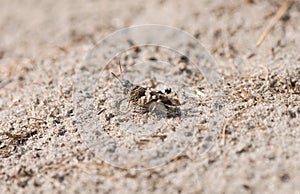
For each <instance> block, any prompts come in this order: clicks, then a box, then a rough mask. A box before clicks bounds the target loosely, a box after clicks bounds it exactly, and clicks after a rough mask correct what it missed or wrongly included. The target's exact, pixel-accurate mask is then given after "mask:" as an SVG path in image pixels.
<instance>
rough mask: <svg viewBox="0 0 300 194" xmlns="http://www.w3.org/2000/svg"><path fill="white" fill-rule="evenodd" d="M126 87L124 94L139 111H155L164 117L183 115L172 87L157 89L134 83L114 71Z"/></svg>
mask: <svg viewBox="0 0 300 194" xmlns="http://www.w3.org/2000/svg"><path fill="white" fill-rule="evenodd" d="M112 74H113V76H114V77H115V78H117V79H118V80H119V81H120V83H121V84H122V86H123V87H124V94H125V95H128V97H129V104H128V106H129V105H133V106H134V107H133V108H134V110H135V111H136V112H139V113H147V112H153V113H156V115H159V116H163V117H178V116H180V115H181V112H180V102H179V100H178V96H177V94H176V93H175V92H172V90H171V89H166V90H165V91H157V90H154V89H152V88H148V87H142V86H138V85H134V84H132V83H131V82H129V81H128V80H124V81H121V80H120V79H119V78H118V76H116V75H115V74H114V73H112Z"/></svg>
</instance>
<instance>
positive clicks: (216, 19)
mask: <svg viewBox="0 0 300 194" xmlns="http://www.w3.org/2000/svg"><path fill="white" fill-rule="evenodd" d="M282 2H283V1H279V0H274V1H271V0H270V1H263V2H261V1H250V0H248V1H246V0H243V1H242V0H240V1H229V0H226V1H221V0H217V1H208V0H201V1H192V0H187V1H180V2H175V1H170V0H154V1H141V0H136V1H129V0H128V1H127V0H126V1H108V0H102V1H92V0H91V1H86V0H75V1H70V0H63V1H57V2H54V1H36V0H26V1H17V0H10V1H9V0H2V1H1V2H0V157H1V158H0V191H1V193H120V192H122V193H274V192H276V193H300V181H299V180H300V162H299V161H300V127H299V124H300V46H299V45H300V2H299V1H296V0H295V1H294V3H293V4H292V5H291V7H290V9H289V10H288V12H287V14H286V15H285V16H284V17H283V19H281V20H280V21H278V22H277V23H276V25H275V27H274V29H273V30H272V31H271V32H270V33H269V34H268V36H267V38H266V39H265V41H264V42H263V44H262V45H261V47H260V48H256V47H255V43H256V41H257V40H258V38H259V36H260V34H261V32H262V31H263V29H264V28H265V26H266V25H267V24H268V23H269V21H270V20H271V18H272V17H273V16H274V14H275V13H276V11H277V10H278V8H279V7H280V5H281V3H282ZM150 23H151V24H162V25H168V26H173V27H176V28H180V29H183V30H185V31H187V32H188V33H190V34H192V35H194V36H195V37H196V38H197V39H198V40H199V42H200V43H202V44H203V46H204V47H205V48H206V49H207V50H208V51H209V52H210V53H211V54H212V56H213V57H214V58H215V59H216V62H217V64H218V67H219V69H218V72H221V75H222V77H223V78H224V81H225V83H226V84H225V87H224V92H225V94H226V104H227V110H226V112H225V113H224V114H225V115H226V123H224V125H226V126H225V127H226V144H225V145H222V144H221V140H222V131H221V129H220V131H219V133H218V136H217V139H216V140H215V142H214V146H213V147H212V149H210V150H209V151H208V152H206V153H205V154H201V155H199V154H198V149H199V144H200V142H201V140H202V139H201V138H202V136H203V133H205V131H206V130H209V129H207V125H206V124H207V123H206V119H209V118H205V117H204V118H203V122H201V125H200V127H199V129H197V131H196V134H195V138H194V139H193V141H192V143H191V144H190V145H189V147H188V148H187V149H186V150H185V151H184V152H183V153H181V154H180V155H179V156H177V157H176V158H175V159H173V160H171V161H169V162H168V163H167V164H166V165H163V166H160V167H157V168H151V169H148V170H141V171H137V170H133V169H121V168H117V167H114V166H112V165H110V164H107V163H105V162H103V161H101V160H99V158H97V157H96V156H95V154H94V153H92V152H90V151H89V150H88V149H87V148H88V147H87V144H86V142H85V141H83V140H82V138H81V137H80V132H79V131H78V128H77V125H76V117H75V115H74V107H75V106H74V103H73V97H74V96H73V89H74V79H75V77H76V72H77V70H78V67H79V66H80V64H82V62H83V60H84V57H85V56H86V55H87V53H88V52H89V51H90V49H92V48H93V47H94V44H95V42H98V41H100V40H101V39H103V38H104V37H105V36H106V35H108V34H110V33H112V32H114V31H115V30H118V29H120V28H123V27H128V26H131V25H138V24H150ZM174 41H176V40H174ZM125 62H126V61H125ZM100 85H101V84H100ZM102 85H103V83H102ZM108 85H109V84H108ZM201 85H202V83H201ZM205 86H206V85H205V83H203V87H205ZM103 87H104V86H103ZM100 94H101V93H100ZM205 95H209V94H205V90H204V96H205ZM99 99H101V96H100V97H99ZM202 100H203V103H204V104H205V102H206V101H205V97H204V99H202ZM207 103H209V101H207ZM112 135H113V136H114V135H116V134H112ZM115 137H116V136H115ZM122 141H123V142H126V141H127V140H126V137H122ZM128 141H131V140H130V139H128Z"/></svg>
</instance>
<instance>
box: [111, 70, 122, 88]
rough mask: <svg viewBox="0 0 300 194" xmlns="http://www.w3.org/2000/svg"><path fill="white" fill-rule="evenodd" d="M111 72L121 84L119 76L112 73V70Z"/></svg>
mask: <svg viewBox="0 0 300 194" xmlns="http://www.w3.org/2000/svg"><path fill="white" fill-rule="evenodd" d="M111 74H112V75H113V76H114V77H115V78H116V79H117V80H119V82H120V83H121V84H122V85H123V82H122V81H121V80H120V78H119V77H118V76H117V75H116V74H114V73H113V72H111Z"/></svg>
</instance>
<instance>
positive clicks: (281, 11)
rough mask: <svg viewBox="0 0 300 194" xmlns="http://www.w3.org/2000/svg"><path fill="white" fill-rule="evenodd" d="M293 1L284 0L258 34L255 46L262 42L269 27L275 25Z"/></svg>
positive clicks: (269, 29)
mask: <svg viewBox="0 0 300 194" xmlns="http://www.w3.org/2000/svg"><path fill="white" fill-rule="evenodd" d="M292 3H293V0H286V1H285V2H284V3H283V4H282V5H281V6H280V8H279V10H278V11H277V12H276V14H275V16H274V17H273V18H272V20H271V22H270V23H269V25H268V26H267V27H266V28H265V29H264V31H263V32H262V34H261V35H260V37H259V39H258V41H257V43H256V48H258V47H259V46H260V45H261V44H262V42H263V41H264V40H265V38H266V36H267V35H268V34H269V32H270V31H271V29H272V28H273V27H274V26H275V24H276V23H277V22H278V20H280V18H281V17H282V16H283V15H284V14H285V13H286V11H287V10H288V8H289V7H290V5H291V4H292Z"/></svg>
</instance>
